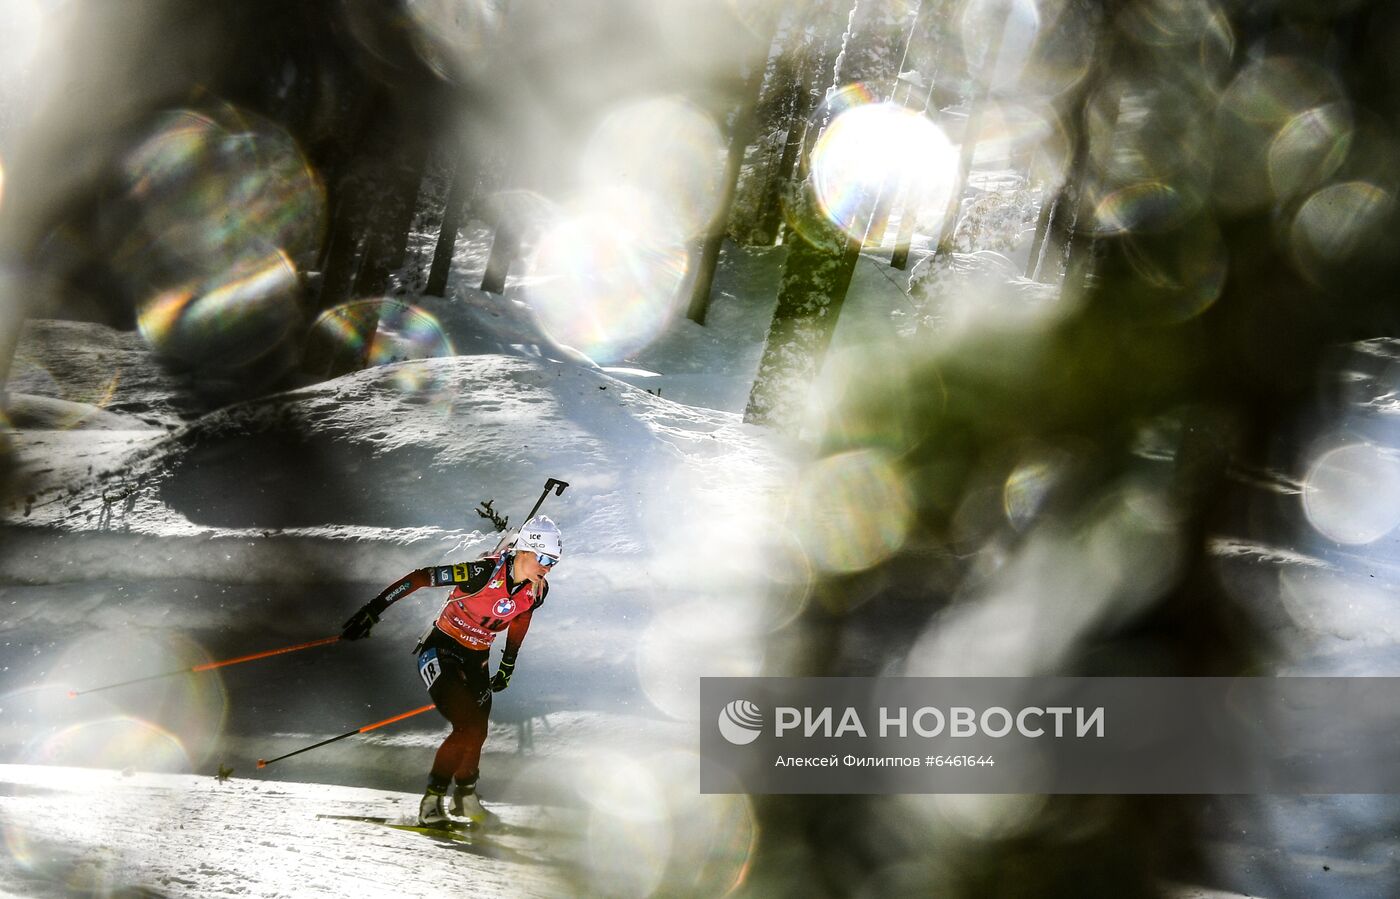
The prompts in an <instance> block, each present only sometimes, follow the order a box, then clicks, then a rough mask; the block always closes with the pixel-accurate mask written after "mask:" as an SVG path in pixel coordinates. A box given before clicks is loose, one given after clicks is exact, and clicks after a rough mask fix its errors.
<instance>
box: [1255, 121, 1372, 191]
mask: <svg viewBox="0 0 1400 899" xmlns="http://www.w3.org/2000/svg"><path fill="white" fill-rule="evenodd" d="M1353 132H1354V126H1353V122H1352V115H1351V107H1350V106H1348V105H1347V104H1346V103H1340V102H1338V103H1326V104H1323V105H1322V106H1315V107H1313V108H1312V109H1305V110H1303V111H1302V112H1300V113H1298V114H1297V115H1295V116H1293V117H1292V118H1291V119H1289V120H1288V123H1287V124H1285V125H1284V126H1283V127H1282V128H1281V129H1279V132H1278V134H1277V135H1275V137H1274V140H1273V143H1272V144H1271V145H1270V146H1269V180H1270V182H1271V183H1272V184H1273V188H1274V193H1275V195H1277V196H1279V197H1291V196H1296V195H1298V194H1300V193H1302V192H1304V191H1307V190H1311V189H1312V188H1314V187H1316V186H1318V185H1319V184H1323V183H1325V182H1326V180H1327V179H1328V178H1330V177H1331V176H1332V175H1333V174H1334V173H1335V172H1336V171H1337V169H1339V168H1340V167H1341V165H1342V163H1343V162H1345V161H1346V157H1347V153H1348V151H1350V149H1351V141H1352V134H1353Z"/></svg>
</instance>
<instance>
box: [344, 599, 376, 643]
mask: <svg viewBox="0 0 1400 899" xmlns="http://www.w3.org/2000/svg"><path fill="white" fill-rule="evenodd" d="M372 606H373V603H366V604H365V605H364V606H363V607H362V608H361V609H360V611H358V612H356V613H355V614H354V615H351V616H350V620H349V621H347V622H345V627H344V629H343V630H341V632H340V639H342V640H359V639H361V638H363V637H368V636H369V631H370V628H372V627H374V626H375V625H376V624H378V623H379V616H378V615H377V614H375V611H374V609H373V608H372Z"/></svg>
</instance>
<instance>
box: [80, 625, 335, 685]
mask: <svg viewBox="0 0 1400 899" xmlns="http://www.w3.org/2000/svg"><path fill="white" fill-rule="evenodd" d="M339 640H340V635H339V634H337V635H336V636H334V637H323V638H321V639H320V640H312V641H310V642H308V643H298V644H296V645H295V646H283V647H281V648H280V649H268V650H265V651H263V652H254V653H249V654H248V655H246V656H238V657H237V658H233V659H224V660H223V661H222V662H205V663H204V664H202V665H195V666H193V667H192V668H181V669H180V670H179V671H166V672H164V673H162V674H148V675H146V676H145V677H133V678H132V679H131V680H124V681H118V682H117V683H115V684H105V685H103V686H101V687H91V688H89V689H87V690H69V691H68V698H69V699H76V698H78V697H79V696H82V695H83V694H85V693H99V692H101V691H103V690H113V689H115V688H117V687H125V686H128V685H130V684H139V683H144V682H145V681H148V680H160V679H161V678H163V677H175V676H176V675H177V674H198V673H199V672H201V671H213V670H214V669H215V668H227V667H228V666H229V665H239V664H242V663H243V662H253V661H257V660H258V659H265V658H268V657H269V656H280V655H282V654H283V653H288V652H297V651H298V650H302V649H311V648H312V647H313V646H325V645H326V644H328V643H336V642H338V641H339Z"/></svg>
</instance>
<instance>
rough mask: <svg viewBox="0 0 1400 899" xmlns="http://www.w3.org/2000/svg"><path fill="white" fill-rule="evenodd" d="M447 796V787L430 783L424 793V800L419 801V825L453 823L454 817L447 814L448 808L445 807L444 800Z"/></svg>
mask: <svg viewBox="0 0 1400 899" xmlns="http://www.w3.org/2000/svg"><path fill="white" fill-rule="evenodd" d="M446 796H447V790H446V788H444V787H434V786H432V785H429V787H428V789H427V790H426V791H425V792H424V793H423V799H422V801H421V802H419V803H418V826H419V827H448V826H449V825H451V823H452V819H451V818H449V817H448V816H447V810H446V809H445V808H443V800H444V799H445V798H446Z"/></svg>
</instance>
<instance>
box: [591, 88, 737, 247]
mask: <svg viewBox="0 0 1400 899" xmlns="http://www.w3.org/2000/svg"><path fill="white" fill-rule="evenodd" d="M724 154H725V146H724V141H723V139H722V138H721V137H720V133H719V128H718V127H717V126H716V125H715V123H714V120H713V119H711V118H710V116H709V115H707V114H706V113H705V112H703V111H702V110H700V109H699V108H698V107H696V106H695V105H694V104H692V103H689V102H687V101H686V100H683V99H681V98H677V97H653V98H650V99H647V100H642V101H639V102H635V103H629V104H627V105H626V106H622V107H620V108H618V109H614V110H613V111H611V112H610V113H608V115H607V116H606V117H605V118H604V119H603V121H602V123H601V124H599V125H598V127H597V128H596V129H595V130H594V132H593V134H592V135H591V136H590V137H589V140H588V144H587V146H586V147H585V148H584V151H583V156H582V160H581V174H582V178H583V182H584V184H585V185H586V187H587V188H588V189H589V190H591V191H593V192H602V193H607V192H611V191H614V190H631V191H636V192H638V193H639V194H641V195H642V196H643V197H645V198H646V199H647V200H649V201H650V203H651V204H652V206H653V208H654V210H664V211H665V213H666V214H667V216H668V219H669V220H668V221H667V222H666V224H667V226H669V227H670V228H673V229H674V230H675V231H676V232H678V233H679V234H680V235H681V236H682V237H694V236H696V235H699V234H702V233H704V232H705V231H707V230H708V228H709V225H710V222H711V220H712V219H713V218H714V216H715V213H716V211H717V210H718V209H719V203H720V199H721V197H722V194H723V185H722V183H721V181H722V177H723V173H724ZM655 214H656V213H655V212H653V213H652V215H655Z"/></svg>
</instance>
